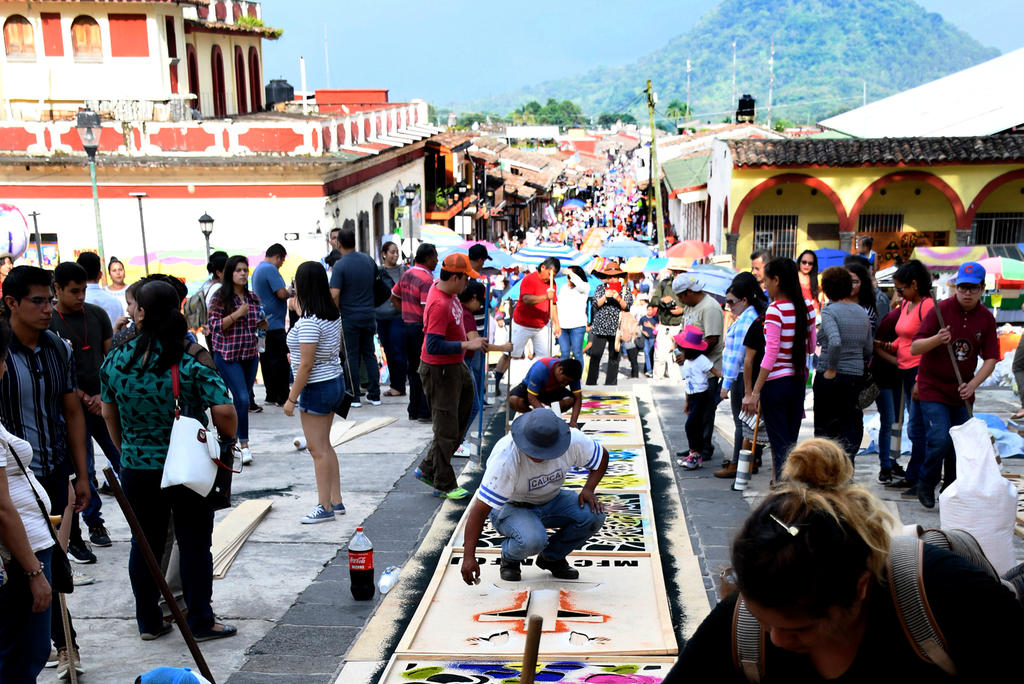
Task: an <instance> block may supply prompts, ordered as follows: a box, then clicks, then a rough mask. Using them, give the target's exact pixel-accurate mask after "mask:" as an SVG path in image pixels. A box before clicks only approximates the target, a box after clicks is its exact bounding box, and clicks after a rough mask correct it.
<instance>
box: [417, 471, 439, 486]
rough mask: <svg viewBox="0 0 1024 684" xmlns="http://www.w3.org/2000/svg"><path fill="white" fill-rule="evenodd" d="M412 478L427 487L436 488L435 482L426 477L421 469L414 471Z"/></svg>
mask: <svg viewBox="0 0 1024 684" xmlns="http://www.w3.org/2000/svg"><path fill="white" fill-rule="evenodd" d="M412 476H413V477H415V478H416V479H417V480H419V481H420V482H422V483H423V484H425V485H427V486H428V487H433V486H434V481H433V480H431V479H430V478H429V477H427V476H426V475H424V474H423V471H422V470H420V469H419V468H417V469H416V470H414V471H412Z"/></svg>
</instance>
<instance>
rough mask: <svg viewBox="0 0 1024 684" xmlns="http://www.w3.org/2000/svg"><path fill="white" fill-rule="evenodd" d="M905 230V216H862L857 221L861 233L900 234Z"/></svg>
mask: <svg viewBox="0 0 1024 684" xmlns="http://www.w3.org/2000/svg"><path fill="white" fill-rule="evenodd" d="M902 230H903V214H861V215H860V218H859V219H858V220H857V231H858V232H860V233H899V232H900V231H902Z"/></svg>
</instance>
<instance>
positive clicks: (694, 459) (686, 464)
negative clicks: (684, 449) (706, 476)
mask: <svg viewBox="0 0 1024 684" xmlns="http://www.w3.org/2000/svg"><path fill="white" fill-rule="evenodd" d="M703 464H704V460H703V459H702V458H701V455H700V454H698V453H694V452H691V453H690V455H689V456H687V457H686V459H685V460H683V462H682V463H681V464H680V465H682V466H683V468H685V469H686V470H697V468H700V467H701V465H703Z"/></svg>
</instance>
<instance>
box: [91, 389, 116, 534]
mask: <svg viewBox="0 0 1024 684" xmlns="http://www.w3.org/2000/svg"><path fill="white" fill-rule="evenodd" d="M82 413H83V414H85V465H86V470H87V471H88V473H89V491H90V492H91V496H90V497H89V505H88V506H86V507H85V508H84V509H83V510H82V519H83V520H85V524H86V525H88V526H90V527H91V526H92V525H102V524H103V513H102V509H103V501H102V500H101V499H100V495H99V493H98V492H97V491H96V452H95V447H93V440H94V439H95V440H96V442H97V443H99V445H100V449H102V450H103V455H104V456H106V457H107V461H109V462H110V467H111V469H113V471H114V472H115V473H120V472H121V452H120V451H118V450H117V447H116V446H114V442H113V441H112V440H111V439H110V433H109V432H107V424H106V422H105V421H104V420H103V416H97V415H96V414H95V413H90V412H89V411H87V410H86V409H85V407H84V406H83V407H82Z"/></svg>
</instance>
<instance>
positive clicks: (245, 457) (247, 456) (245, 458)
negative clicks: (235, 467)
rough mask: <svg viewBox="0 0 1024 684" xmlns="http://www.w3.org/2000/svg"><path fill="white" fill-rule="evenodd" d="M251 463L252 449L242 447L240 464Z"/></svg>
mask: <svg viewBox="0 0 1024 684" xmlns="http://www.w3.org/2000/svg"><path fill="white" fill-rule="evenodd" d="M250 463H252V451H251V450H250V449H249V447H242V465H249V464H250Z"/></svg>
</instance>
